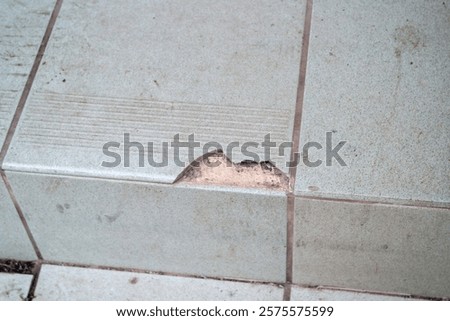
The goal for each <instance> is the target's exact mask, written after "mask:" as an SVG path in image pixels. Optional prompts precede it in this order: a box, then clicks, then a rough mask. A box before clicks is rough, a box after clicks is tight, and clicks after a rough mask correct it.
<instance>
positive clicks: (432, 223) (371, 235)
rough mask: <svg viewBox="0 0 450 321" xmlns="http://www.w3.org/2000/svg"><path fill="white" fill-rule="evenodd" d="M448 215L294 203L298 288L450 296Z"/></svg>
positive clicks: (412, 209)
mask: <svg viewBox="0 0 450 321" xmlns="http://www.w3.org/2000/svg"><path fill="white" fill-rule="evenodd" d="M449 217H450V211H449V210H445V209H432V208H418V207H408V206H392V205H373V204H360V203H354V202H336V201H324V200H310V199H301V198H297V199H296V217H295V247H294V282H295V283H297V284H301V285H314V286H317V285H322V286H335V287H343V288H353V289H364V290H372V291H379V292H393V293H404V294H415V295H423V296H433V297H448V296H450V274H449V273H448V270H449V267H450V255H449V253H450V220H449Z"/></svg>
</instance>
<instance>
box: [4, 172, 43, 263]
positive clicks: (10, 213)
mask: <svg viewBox="0 0 450 321" xmlns="http://www.w3.org/2000/svg"><path fill="white" fill-rule="evenodd" d="M0 222H1V224H0V259H2V258H3V259H16V260H23V261H27V260H34V259H36V254H35V252H34V250H33V247H32V246H31V243H30V240H29V238H28V235H27V234H26V232H25V229H24V227H23V225H22V222H21V220H20V218H19V214H17V211H16V209H15V208H14V204H13V202H12V201H11V198H10V197H9V194H8V191H7V190H6V187H5V184H4V182H3V180H2V179H1V177H0Z"/></svg>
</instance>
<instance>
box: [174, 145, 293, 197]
mask: <svg viewBox="0 0 450 321" xmlns="http://www.w3.org/2000/svg"><path fill="white" fill-rule="evenodd" d="M178 183H183V184H184V185H186V186H191V185H204V186H224V187H236V188H245V189H261V190H277V191H285V192H287V191H288V186H289V177H288V176H287V175H286V174H285V173H284V172H283V171H281V170H280V169H278V168H277V167H276V166H275V165H274V164H273V163H272V162H270V161H262V162H259V163H258V162H255V161H247V160H244V161H241V162H236V163H235V162H232V161H231V160H230V159H229V158H228V157H227V156H226V155H225V154H224V153H223V151H222V150H215V151H212V152H209V153H206V154H204V155H202V156H200V157H198V158H197V159H195V160H194V161H192V162H191V163H190V164H189V165H188V166H187V167H186V168H185V169H184V170H183V171H182V172H181V173H180V174H179V175H178V177H177V178H176V179H175V181H174V182H173V184H178Z"/></svg>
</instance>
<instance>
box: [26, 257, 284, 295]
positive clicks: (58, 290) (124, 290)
mask: <svg viewBox="0 0 450 321" xmlns="http://www.w3.org/2000/svg"><path fill="white" fill-rule="evenodd" d="M282 297H283V288H282V287H279V286H276V285H269V284H252V283H244V282H231V281H221V280H211V279H198V278H186V277H179V276H166V275H155V274H145V273H134V272H119V271H109V270H98V269H87V268H77V267H62V266H52V265H44V266H43V267H42V270H41V273H40V277H39V281H38V284H37V288H36V291H35V300H37V301H43V300H45V301H60V300H64V301H71V300H84V301H91V300H93V301H95V300H101V301H109V300H115V301H129V300H132V301H150V300H151V301H184V300H191V301H192V300H194V301H203V300H212V301H224V300H234V301H236V300H250V301H260V300H263V301H279V300H281V299H282Z"/></svg>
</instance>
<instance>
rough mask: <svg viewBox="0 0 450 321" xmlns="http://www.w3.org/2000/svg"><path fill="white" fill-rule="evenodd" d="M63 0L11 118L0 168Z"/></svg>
mask: <svg viewBox="0 0 450 321" xmlns="http://www.w3.org/2000/svg"><path fill="white" fill-rule="evenodd" d="M62 2H63V0H56V3H55V6H54V8H53V11H52V14H51V16H50V19H49V21H48V24H47V28H46V29H45V33H44V36H43V38H42V41H41V44H40V46H39V49H38V52H37V54H36V57H35V58H34V62H33V66H32V67H31V71H30V73H29V74H28V78H27V82H26V83H25V87H24V88H23V91H22V95H21V96H20V99H19V102H18V104H17V107H16V112H15V113H14V116H13V118H12V120H11V123H10V126H9V129H8V132H7V133H6V137H5V141H4V143H3V146H2V148H1V151H0V168H3V161H4V159H5V156H6V153H7V152H8V149H9V146H10V145H11V141H12V138H13V136H14V133H15V131H16V128H17V124H18V123H19V119H20V116H21V115H22V112H23V109H24V108H25V103H26V101H27V99H28V95H29V94H30V91H31V87H32V86H33V82H34V79H35V77H36V74H37V71H38V69H39V66H40V64H41V61H42V58H43V56H44V52H45V49H46V48H47V44H48V41H49V39H50V35H51V33H52V30H53V26H54V25H55V22H56V18H57V17H58V14H59V11H60V9H61V5H62Z"/></svg>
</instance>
